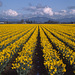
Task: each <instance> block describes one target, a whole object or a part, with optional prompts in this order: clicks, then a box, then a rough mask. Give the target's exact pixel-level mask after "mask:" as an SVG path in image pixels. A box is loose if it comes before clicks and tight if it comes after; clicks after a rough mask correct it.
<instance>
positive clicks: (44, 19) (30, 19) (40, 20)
mask: <svg viewBox="0 0 75 75" xmlns="http://www.w3.org/2000/svg"><path fill="white" fill-rule="evenodd" d="M25 20H29V21H36V22H46V21H49V20H51V21H54V20H53V19H51V18H47V17H32V18H28V19H25Z"/></svg>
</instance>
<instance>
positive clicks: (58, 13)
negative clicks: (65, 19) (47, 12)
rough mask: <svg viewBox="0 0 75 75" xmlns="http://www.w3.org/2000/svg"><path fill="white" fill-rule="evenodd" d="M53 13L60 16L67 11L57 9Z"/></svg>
mask: <svg viewBox="0 0 75 75" xmlns="http://www.w3.org/2000/svg"><path fill="white" fill-rule="evenodd" d="M54 14H55V15H61V16H65V15H66V14H67V11H66V10H61V11H58V12H54Z"/></svg>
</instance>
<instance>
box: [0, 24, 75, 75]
mask: <svg viewBox="0 0 75 75" xmlns="http://www.w3.org/2000/svg"><path fill="white" fill-rule="evenodd" d="M11 73H13V75H75V24H0V75H11Z"/></svg>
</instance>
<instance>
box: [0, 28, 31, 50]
mask: <svg viewBox="0 0 75 75" xmlns="http://www.w3.org/2000/svg"><path fill="white" fill-rule="evenodd" d="M27 28H28V27H27ZM27 28H25V29H26V30H25V31H24V32H22V33H19V34H18V35H16V36H13V37H11V38H9V39H7V40H5V41H3V42H1V43H0V50H1V51H2V50H3V49H4V48H6V47H7V46H9V45H11V44H13V43H14V42H15V41H17V40H18V39H20V38H21V37H23V36H24V35H25V34H26V33H27V32H28V31H29V30H30V29H31V28H28V29H27Z"/></svg>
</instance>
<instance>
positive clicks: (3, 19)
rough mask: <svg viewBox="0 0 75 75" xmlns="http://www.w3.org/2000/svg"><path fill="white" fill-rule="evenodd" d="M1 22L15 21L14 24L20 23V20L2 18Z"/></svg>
mask: <svg viewBox="0 0 75 75" xmlns="http://www.w3.org/2000/svg"><path fill="white" fill-rule="evenodd" d="M0 21H10V22H12V21H14V22H16V21H20V20H18V19H5V18H0Z"/></svg>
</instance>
